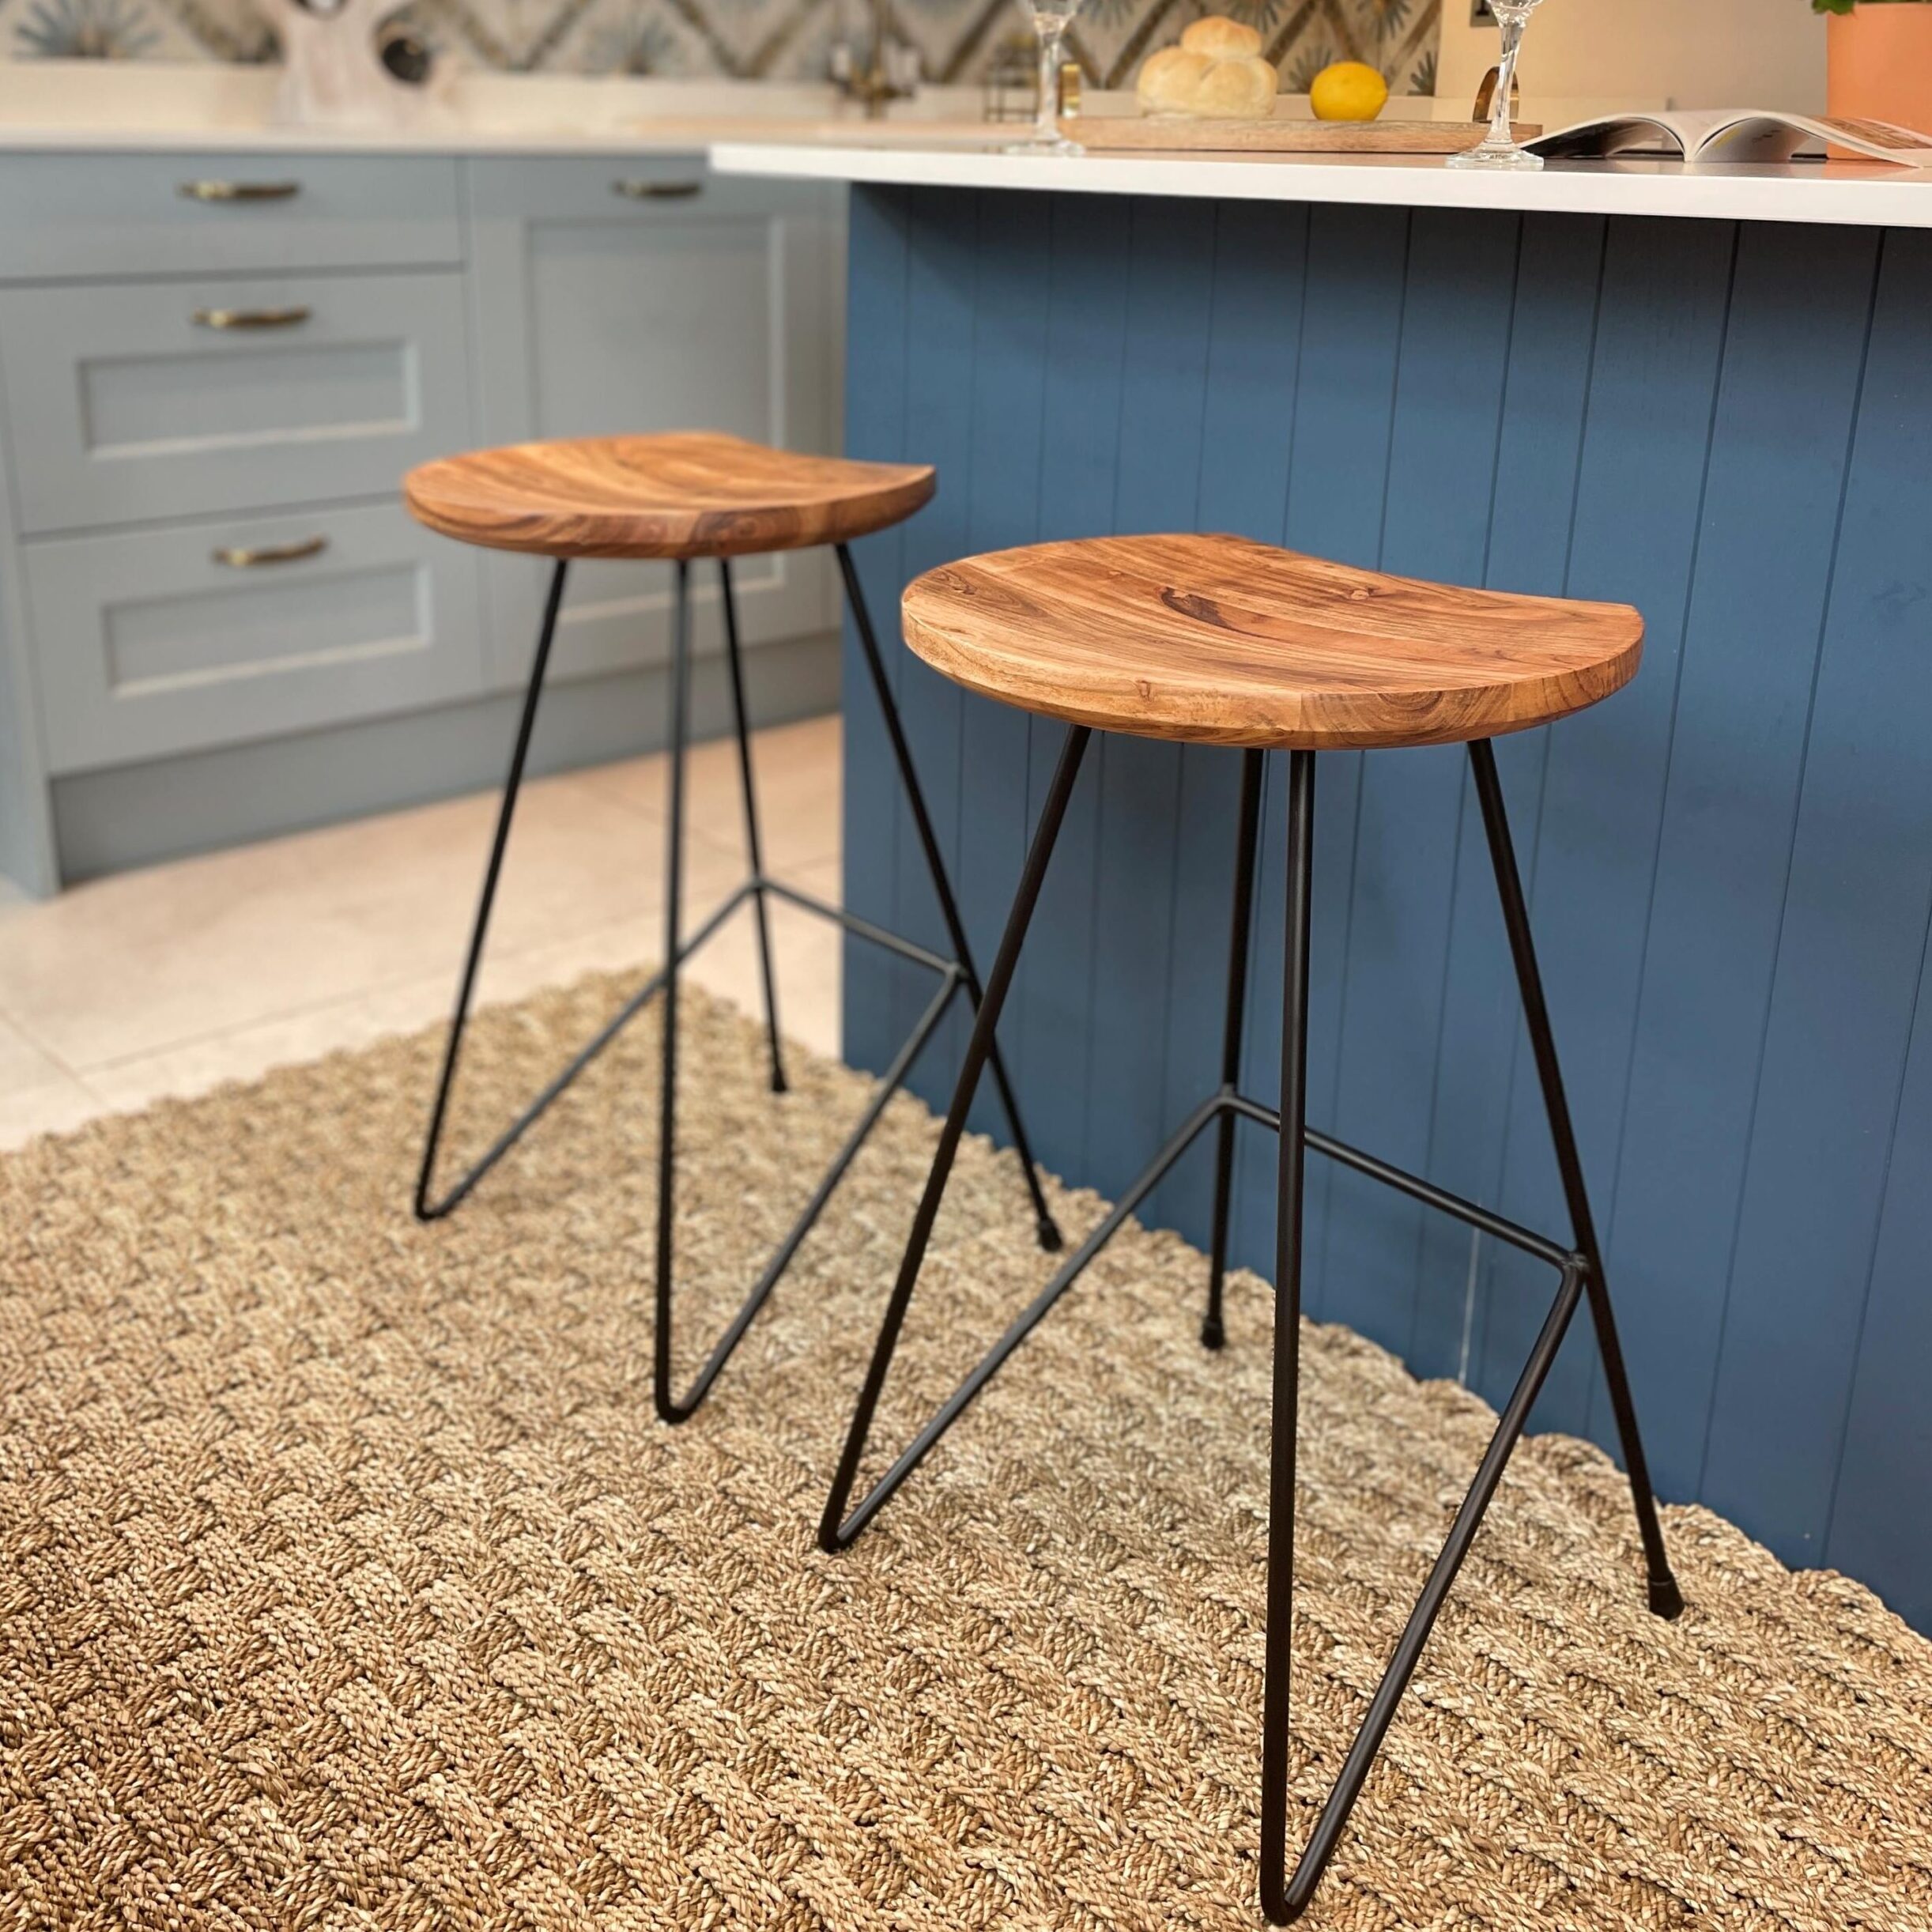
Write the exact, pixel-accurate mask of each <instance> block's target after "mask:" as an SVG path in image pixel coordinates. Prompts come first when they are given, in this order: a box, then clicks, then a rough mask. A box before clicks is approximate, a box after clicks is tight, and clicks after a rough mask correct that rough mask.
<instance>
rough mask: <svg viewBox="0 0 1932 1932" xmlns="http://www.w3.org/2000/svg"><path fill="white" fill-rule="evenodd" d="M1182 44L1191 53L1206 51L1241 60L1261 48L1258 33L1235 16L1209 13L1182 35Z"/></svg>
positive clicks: (1220, 57) (1214, 55)
mask: <svg viewBox="0 0 1932 1932" xmlns="http://www.w3.org/2000/svg"><path fill="white" fill-rule="evenodd" d="M1181 45H1182V46H1183V47H1186V48H1187V51H1188V52H1189V53H1191V54H1206V55H1208V56H1209V58H1211V59H1214V60H1244V59H1246V58H1247V57H1248V56H1249V55H1251V54H1258V53H1259V52H1260V51H1261V36H1260V35H1259V34H1258V32H1256V31H1255V29H1254V28H1252V27H1244V26H1243V25H1242V24H1241V23H1240V21H1238V20H1229V19H1228V17H1226V15H1224V14H1221V13H1210V14H1209V16H1208V17H1207V18H1206V20H1198V21H1195V22H1194V25H1192V26H1191V27H1190V28H1188V29H1187V32H1185V33H1183V35H1182V36H1181Z"/></svg>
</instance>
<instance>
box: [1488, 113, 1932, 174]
mask: <svg viewBox="0 0 1932 1932" xmlns="http://www.w3.org/2000/svg"><path fill="white" fill-rule="evenodd" d="M1526 145H1527V146H1529V147H1530V148H1532V149H1534V150H1535V151H1536V152H1537V153H1538V154H1544V155H1548V156H1549V157H1551V158H1552V159H1553V160H1557V159H1560V160H1607V159H1609V157H1612V156H1613V155H1628V156H1638V155H1661V156H1662V157H1664V158H1665V159H1666V160H1685V161H1789V160H1794V159H1796V158H1798V157H1800V156H1805V155H1813V154H1816V155H1820V156H1822V155H1823V154H1824V151H1825V149H1826V147H1827V146H1830V147H1831V148H1832V149H1836V150H1839V151H1840V152H1842V153H1851V154H1857V155H1860V156H1862V157H1865V158H1866V159H1867V160H1874V161H1896V162H1897V163H1899V164H1900V165H1901V166H1904V167H1906V168H1932V134H1914V133H1913V132H1912V131H1911V129H1909V128H1904V127H1894V126H1892V125H1891V124H1890V123H1888V122H1885V121H1834V120H1827V119H1823V118H1821V117H1817V116H1814V115H1808V114H1784V113H1779V112H1775V111H1771V110H1768V109H1766V108H1725V109H1723V110H1721V111H1716V112H1702V113H1682V114H1679V113H1674V112H1673V113H1658V114H1616V115H1605V116H1604V117H1603V118H1602V119H1599V120H1594V121H1579V122H1577V123H1575V126H1571V127H1560V128H1558V129H1557V130H1556V131H1555V132H1554V133H1553V134H1545V135H1544V136H1542V137H1541V139H1540V140H1536V141H1532V142H1527V143H1526Z"/></svg>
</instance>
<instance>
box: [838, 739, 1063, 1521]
mask: <svg viewBox="0 0 1932 1932" xmlns="http://www.w3.org/2000/svg"><path fill="white" fill-rule="evenodd" d="M1091 737H1092V733H1091V732H1090V731H1089V730H1087V729H1086V728H1085V726H1080V725H1076V726H1074V727H1073V728H1072V729H1071V730H1069V731H1068V733H1067V734H1066V743H1065V744H1064V745H1062V748H1061V751H1060V759H1059V763H1058V764H1057V765H1056V766H1055V769H1054V774H1053V782H1052V783H1051V785H1050V786H1049V787H1047V799H1046V803H1045V804H1044V805H1043V806H1042V807H1041V809H1040V824H1039V825H1038V827H1037V828H1036V829H1035V831H1034V833H1033V842H1032V846H1031V847H1029V848H1028V852H1027V855H1026V865H1025V867H1024V870H1023V871H1022V872H1021V875H1020V886H1019V890H1018V891H1017V892H1016V893H1015V894H1014V895H1013V910H1012V911H1010V912H1009V914H1008V915H1007V917H1006V931H1005V932H1004V933H1003V934H1002V935H1001V938H1000V942H999V951H998V953H997V954H996V955H995V956H994V960H993V972H992V976H991V978H990V979H988V980H987V983H986V992H985V997H984V998H983V999H982V1000H981V1001H980V1002H979V1007H978V1010H977V1011H976V1012H975V1014H974V1016H973V1028H972V1037H971V1038H970V1039H969V1040H968V1042H967V1044H966V1058H965V1061H964V1064H963V1065H962V1066H960V1076H959V1081H958V1084H957V1085H956V1086H955V1087H954V1089H953V1104H952V1105H951V1107H950V1108H948V1109H947V1111H946V1119H945V1126H944V1127H943V1128H941V1130H940V1134H939V1145H938V1151H937V1152H936V1153H934V1156H933V1164H932V1170H931V1172H930V1173H929V1174H928V1175H926V1191H925V1193H924V1194H923V1195H922V1196H921V1197H920V1199H919V1212H918V1213H916V1214H915V1215H914V1217H913V1219H912V1232H911V1234H910V1235H909V1236H908V1237H907V1241H906V1251H905V1254H904V1257H903V1258H901V1260H900V1264H899V1277H898V1279H897V1280H896V1281H895V1282H894V1283H893V1284H892V1297H891V1299H890V1300H889V1301H888V1302H887V1303H886V1304H885V1316H884V1319H882V1320H881V1323H880V1324H879V1334H878V1339H877V1341H876V1342H875V1343H874V1346H873V1350H872V1360H871V1362H870V1364H868V1366H867V1368H866V1380H865V1386H864V1387H863V1388H862V1389H861V1391H859V1396H858V1405H857V1406H856V1407H855V1409H853V1411H852V1420H851V1427H850V1428H848V1429H847V1432H846V1438H845V1447H844V1449H843V1451H842V1452H841V1453H840V1457H839V1466H838V1470H837V1473H836V1474H835V1475H834V1476H833V1477H832V1492H831V1494H830V1495H829V1496H828V1497H827V1498H826V1500H825V1512H824V1516H823V1518H822V1519H821V1521H820V1523H819V1528H818V1541H819V1547H820V1548H821V1549H824V1550H827V1551H833V1552H836V1551H837V1550H840V1549H843V1548H844V1547H845V1545H847V1543H849V1542H850V1541H851V1540H852V1538H854V1537H855V1536H856V1535H858V1533H859V1531H860V1530H862V1529H863V1528H864V1527H865V1526H866V1523H867V1522H868V1521H870V1519H871V1517H872V1516H873V1515H874V1513H875V1512H876V1511H877V1510H878V1509H879V1508H880V1507H881V1505H882V1504H884V1503H885V1500H886V1498H887V1497H888V1496H890V1495H891V1494H892V1491H893V1490H894V1489H896V1488H897V1487H898V1485H899V1483H900V1481H903V1480H904V1477H905V1476H906V1475H907V1474H909V1473H910V1471H911V1466H912V1464H913V1463H914V1462H917V1460H918V1459H919V1456H921V1455H923V1454H924V1453H925V1449H926V1446H928V1445H927V1443H926V1440H922V1441H921V1442H920V1443H917V1444H915V1447H914V1451H912V1452H911V1455H910V1460H908V1458H904V1457H902V1458H900V1462H899V1464H898V1465H896V1466H895V1468H894V1470H893V1471H892V1474H890V1475H889V1476H888V1477H886V1479H885V1481H884V1482H882V1483H881V1484H880V1485H878V1486H877V1488H875V1489H874V1490H873V1491H872V1492H871V1494H870V1496H867V1497H866V1500H864V1501H863V1502H862V1504H860V1505H859V1506H858V1508H857V1509H856V1510H855V1511H853V1512H852V1515H851V1519H850V1520H849V1521H848V1520H847V1519H846V1515H845V1506H846V1504H847V1501H848V1500H850V1499H851V1493H852V1485H853V1484H854V1483H855V1481H857V1479H858V1465H859V1461H860V1458H862V1457H863V1455H865V1453H866V1437H867V1436H869V1435H870V1433H871V1430H872V1418H873V1415H874V1412H875V1411H876V1410H877V1408H878V1406H879V1396H880V1394H881V1391H883V1390H884V1388H885V1377H886V1374H887V1372H888V1371H889V1369H890V1368H891V1367H892V1352H893V1350H894V1349H896V1348H897V1347H898V1345H899V1334H900V1330H901V1329H902V1328H903V1327H904V1326H905V1319H906V1311H907V1309H908V1308H909V1307H911V1304H912V1291H913V1289H914V1288H915V1286H916V1285H918V1282H919V1268H920V1266H921V1264H922V1263H923V1262H924V1261H925V1258H926V1244H927V1243H929V1242H930V1240H931V1239H932V1232H933V1224H934V1222H935V1221H937V1220H938V1217H939V1203H940V1202H941V1199H943V1198H944V1197H945V1191H946V1182H947V1180H948V1179H949V1177H950V1176H951V1175H952V1172H953V1160H954V1159H955V1158H956V1157H957V1155H958V1153H959V1145H960V1139H961V1138H962V1137H963V1136H964V1134H965V1131H966V1115H967V1112H968V1110H969V1109H970V1108H971V1107H972V1101H973V1096H974V1094H975V1092H978V1091H979V1077H980V1075H981V1074H982V1073H983V1072H984V1071H985V1070H986V1066H987V1062H988V1061H989V1060H990V1059H991V1058H992V1057H993V1053H994V1038H993V1036H994V1029H995V1028H997V1027H998V1024H999V1016H1000V1011H1001V1009H1002V1007H1004V1006H1005V1005H1006V994H1007V993H1008V991H1009V989H1010V988H1011V987H1012V985H1013V972H1014V969H1015V968H1017V966H1018V965H1019V963H1020V949H1021V947H1022V946H1023V945H1024V944H1025V941H1026V929H1027V927H1028V926H1029V925H1030V924H1031V923H1032V918H1033V908H1034V907H1035V906H1036V904H1038V903H1039V900H1040V886H1041V885H1042V883H1043V881H1044V880H1045V878H1046V876H1047V865H1048V863H1049V862H1051V859H1052V857H1053V847H1054V843H1055V840H1057V839H1058V837H1059V836H1060V826H1061V824H1062V821H1064V820H1065V818H1066V806H1067V801H1068V800H1069V799H1070V798H1071V797H1072V796H1073V791H1074V780H1075V779H1077V777H1078V776H1079V775H1080V761H1081V758H1082V757H1084V756H1085V753H1086V749H1087V741H1088V740H1089V738H1091ZM1029 1171H1030V1168H1029ZM950 1419H951V1418H950V1417H947V1418H946V1420H947V1421H950ZM941 1426H942V1427H943V1426H944V1424H943V1423H942V1424H941Z"/></svg>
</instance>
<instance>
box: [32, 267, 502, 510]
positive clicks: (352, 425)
mask: <svg viewBox="0 0 1932 1932" xmlns="http://www.w3.org/2000/svg"><path fill="white" fill-rule="evenodd" d="M0 363H3V364H4V366H5V372H6V400H7V409H8V416H9V421H10V423H11V425H12V428H13V437H14V441H15V445H16V447H17V449H18V450H19V451H21V459H20V461H19V462H18V464H17V475H18V478H19V485H20V515H21V526H22V527H23V528H24V529H25V530H28V531H40V530H76V529H81V528H85V527H88V526H95V525H99V524H104V523H135V522H140V521H143V520H146V519H155V518H160V517H164V516H179V515H194V514H196V513H198V512H202V511H225V510H242V509H249V508H255V507H257V506H259V505H262V504H300V503H312V502H318V501H322V500H326V499H329V498H332V497H333V498H341V497H345V496H375V495H379V494H387V493H389V492H392V491H394V489H396V488H397V485H398V483H399V481H400V480H401V478H402V473H403V471H404V470H406V469H408V468H409V466H410V465H411V464H413V463H417V462H422V461H424V460H425V458H428V457H430V456H435V455H443V454H444V453H446V452H447V451H451V450H454V449H460V448H462V447H463V446H464V444H465V443H466V442H467V441H468V440H469V439H470V423H469V398H468V394H467V376H468V369H467V359H466V337H465V332H464V318H463V302H462V277H461V276H460V275H459V274H456V273H454V272H451V271H439V272H436V273H432V274H423V275H330V276H274V277H267V276H262V277H251V278H249V279H247V280H246V281H242V280H237V279H236V278H234V277H225V276H220V277H215V276H211V277H197V278H195V279H194V280H192V281H149V282H133V283H128V284H125V285H115V286H112V287H111V288H100V287H65V288H47V289H6V290H4V291H0Z"/></svg>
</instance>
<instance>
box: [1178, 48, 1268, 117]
mask: <svg viewBox="0 0 1932 1932" xmlns="http://www.w3.org/2000/svg"><path fill="white" fill-rule="evenodd" d="M1274 90H1275V75H1274V69H1273V68H1272V67H1270V66H1269V65H1268V63H1267V62H1266V61H1265V60H1263V59H1262V58H1261V57H1260V56H1259V55H1250V56H1249V57H1248V58H1247V59H1245V60H1217V61H1213V62H1209V66H1208V70H1207V72H1206V74H1203V75H1202V77H1201V79H1200V81H1199V83H1198V85H1197V86H1196V87H1195V89H1194V113H1195V114H1196V115H1198V116H1199V117H1200V118H1201V119H1202V120H1206V121H1251V120H1256V119H1262V118H1264V117H1266V115H1270V114H1272V113H1274Z"/></svg>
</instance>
